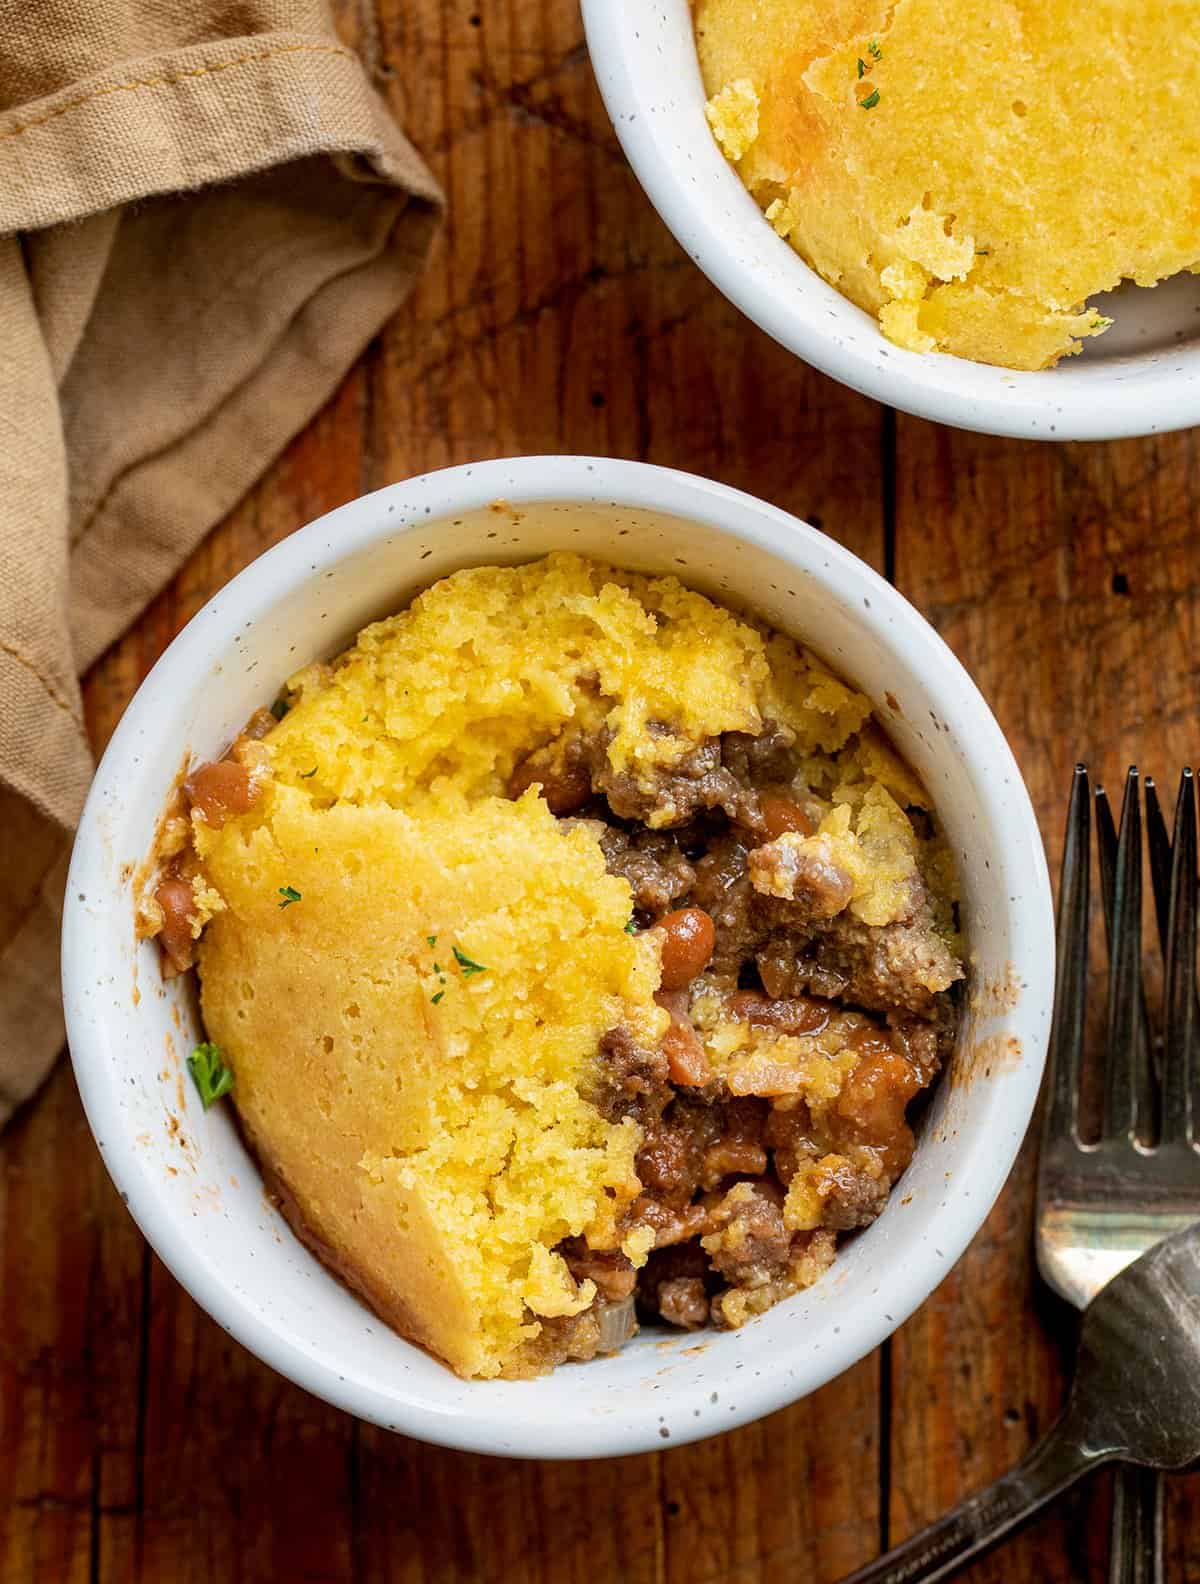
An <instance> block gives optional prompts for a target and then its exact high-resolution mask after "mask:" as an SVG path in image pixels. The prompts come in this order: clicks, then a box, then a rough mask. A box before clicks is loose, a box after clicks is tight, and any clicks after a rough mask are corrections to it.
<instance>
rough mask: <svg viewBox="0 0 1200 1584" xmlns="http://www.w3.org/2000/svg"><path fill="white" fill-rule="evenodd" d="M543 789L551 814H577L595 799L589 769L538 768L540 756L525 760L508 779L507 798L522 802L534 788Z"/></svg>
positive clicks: (580, 766)
mask: <svg viewBox="0 0 1200 1584" xmlns="http://www.w3.org/2000/svg"><path fill="white" fill-rule="evenodd" d="M535 785H536V786H540V787H541V789H542V796H543V797H544V798H545V800H546V806H547V807H548V808H549V810H550V812H551V814H574V812H575V811H576V809H581V808H582V807H583V805H584V804H585V803H586V802H587V800H588V798H590V797H591V795H592V781H591V777H590V776H589V775H588V770H587V766H586V765H585V764H582V763H576V764H565V763H564V764H558V765H549V764H538V762H537V756H536V755H530V757H529V758H528V759H522V760H521V762H520V763H519V764H518V765H517V766H516V768H515V769H514V770H513V773H512V775H511V776H510V777H509V779H508V795H509V797H511V798H519V797H520V796H521V794H522V793H523V792H526V791H528V789H529V788H530V787H531V786H535Z"/></svg>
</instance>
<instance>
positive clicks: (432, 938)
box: [425, 935, 437, 946]
mask: <svg viewBox="0 0 1200 1584" xmlns="http://www.w3.org/2000/svg"><path fill="white" fill-rule="evenodd" d="M425 944H426V945H427V946H436V945H437V936H436V935H426V937H425Z"/></svg>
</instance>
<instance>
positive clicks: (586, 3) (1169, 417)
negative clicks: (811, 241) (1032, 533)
mask: <svg viewBox="0 0 1200 1584" xmlns="http://www.w3.org/2000/svg"><path fill="white" fill-rule="evenodd" d="M666 3H668V4H681V5H686V4H687V0H666ZM580 6H581V11H582V15H583V25H584V34H585V37H586V39H587V46H588V53H589V55H590V58H591V62H592V69H593V71H594V73H595V76H596V81H597V84H598V86H599V89H600V94H601V97H602V99H603V101H604V104H605V108H606V109H607V111H608V114H609V118H610V120H611V121H612V125H613V128H614V130H615V132H616V134H617V138H618V140H619V142H620V144H621V147H622V149H623V150H624V152H625V156H626V158H627V159H628V161H629V163H630V165H631V167H632V168H633V171H634V174H635V175H636V176H637V178H638V181H639V182H640V184H641V186H642V188H643V190H644V192H645V193H646V196H647V197H648V198H649V199H650V202H651V203H652V204H653V206H654V208H655V209H656V210H657V212H658V215H659V217H660V218H661V219H662V221H663V222H664V224H665V225H666V226H667V228H668V230H669V231H670V232H671V233H672V234H673V235H674V237H675V239H676V241H677V242H678V243H679V244H680V246H681V247H682V248H683V249H684V251H685V252H686V253H687V254H688V255H689V257H690V258H691V259H692V260H693V262H694V263H695V264H696V265H697V266H698V267H699V268H700V269H701V270H702V271H703V273H704V274H705V275H707V276H708V278H709V280H710V281H712V283H713V285H714V286H716V287H717V289H718V290H719V291H720V292H721V293H722V294H723V295H724V296H725V297H727V298H728V299H729V301H730V302H732V303H733V304H734V305H735V306H736V307H737V308H739V309H740V310H741V312H742V313H744V314H745V315H746V317H747V318H748V319H750V320H752V321H753V322H754V323H755V324H757V325H758V326H759V328H760V329H761V330H764V331H765V332H766V333H767V334H768V335H769V336H771V337H772V339H774V340H775V341H778V342H779V343H780V345H781V346H784V347H786V348H787V349H788V350H789V351H791V352H794V353H795V354H796V355H797V356H798V357H800V358H802V359H803V360H804V361H805V362H806V363H809V364H811V365H812V366H813V367H814V368H816V369H820V370H821V372H822V373H825V374H828V375H830V376H831V377H832V378H834V379H836V380H838V381H840V382H841V383H842V384H844V385H848V386H849V387H850V388H851V389H852V390H856V391H858V392H859V393H860V394H862V395H864V396H869V397H872V398H873V399H874V400H876V401H879V402H883V403H885V404H886V405H888V406H891V407H895V408H898V409H900V410H901V411H903V412H906V413H911V414H913V415H914V416H915V417H918V418H928V419H931V420H933V421H935V422H937V423H944V424H948V425H950V426H951V427H953V428H957V429H967V430H973V431H975V432H977V433H980V434H993V435H1003V436H1009V437H1012V438H1018V439H1035V440H1114V439H1123V438H1128V437H1133V436H1143V435H1150V434H1167V433H1170V432H1171V431H1173V430H1177V429H1186V428H1189V427H1191V426H1192V425H1195V424H1200V347H1195V346H1193V347H1190V348H1189V349H1188V354H1187V355H1188V359H1189V362H1188V365H1187V366H1183V365H1179V364H1176V366H1174V367H1172V363H1171V358H1172V353H1171V351H1170V349H1160V350H1159V351H1158V352H1157V353H1156V352H1146V353H1141V354H1127V355H1126V356H1124V357H1121V358H1120V359H1119V360H1118V359H1113V360H1112V363H1111V365H1108V366H1105V365H1101V364H1100V363H1099V362H1098V361H1097V362H1083V363H1080V362H1079V361H1078V359H1076V358H1065V359H1063V361H1062V362H1061V363H1060V364H1059V365H1058V367H1056V368H1054V369H1044V370H1037V371H1022V370H1013V369H1006V368H1000V367H998V366H995V365H991V364H986V363H976V362H972V361H971V360H969V359H966V358H959V357H955V356H953V355H951V354H948V353H940V352H935V353H921V352H913V351H910V350H908V349H907V348H905V347H901V346H899V345H897V344H896V343H894V342H891V341H889V340H888V339H887V338H886V337H885V336H884V335H883V333H882V331H881V330H880V329H879V327H878V325H877V324H876V322H875V321H874V319H873V318H872V317H871V316H870V315H869V314H867V313H865V312H864V311H863V310H862V309H861V308H859V307H858V306H857V305H856V304H854V303H851V302H850V301H849V299H848V298H845V297H843V296H842V295H841V293H839V292H838V291H837V290H836V289H835V288H834V287H832V286H830V285H828V284H827V283H826V282H825V281H824V280H822V279H821V277H820V276H819V275H818V274H817V273H816V271H815V270H813V269H812V268H811V267H810V266H809V265H808V264H806V263H805V262H804V260H803V259H802V258H801V257H800V256H799V254H798V253H796V252H795V250H794V249H793V248H791V247H790V246H789V245H788V244H787V243H786V242H785V241H784V240H783V239H782V238H780V237H777V236H776V235H775V233H774V232H773V231H771V229H770V227H769V226H768V224H767V222H766V220H765V219H764V217H763V215H762V212H761V210H760V209H759V208H758V206H757V204H755V202H754V200H753V199H752V198H751V197H750V195H749V193H748V192H747V191H746V189H745V187H744V186H743V185H742V182H741V179H740V178H739V177H738V176H737V174H736V172H735V171H734V169H733V167H732V166H731V165H730V164H729V163H728V161H727V160H726V159H725V158H724V156H723V155H722V154H720V153H719V151H718V150H717V149H716V145H715V143H714V142H713V139H712V136H711V133H710V132H709V129H708V126H707V123H705V122H704V121H703V118H701V123H700V125H701V127H702V129H703V134H704V145H702V146H701V148H702V152H701V153H700V157H699V164H700V165H701V166H704V165H707V166H708V172H709V173H708V175H707V176H705V178H704V179H705V182H706V183H710V184H709V185H705V186H700V185H698V184H697V181H696V179H695V177H694V175H693V174H692V172H689V178H690V179H689V180H687V181H685V180H682V179H681V174H680V168H679V160H678V146H677V145H673V146H672V147H670V148H669V147H668V142H667V139H666V138H665V136H664V135H663V134H662V133H661V131H660V127H659V121H660V117H659V116H658V115H657V114H656V111H660V110H663V109H667V110H671V111H674V110H676V109H678V102H677V99H676V97H674V95H675V93H676V92H677V91H679V86H680V85H679V84H677V83H673V84H671V85H670V86H668V85H667V84H666V83H665V82H664V81H663V77H662V75H661V74H660V76H659V78H658V79H657V81H656V88H660V87H661V90H662V97H661V99H660V100H659V101H658V102H649V101H647V100H646V98H645V97H644V96H642V95H641V94H640V93H639V91H638V88H637V86H636V70H637V67H638V66H639V65H640V66H643V67H644V66H645V63H646V60H647V57H648V55H649V54H650V53H651V49H650V42H649V40H648V38H647V36H646V29H647V27H648V26H651V25H653V18H652V16H650V15H649V14H648V13H649V9H650V8H646V9H643V8H642V7H629V6H622V5H614V4H613V3H612V0H580ZM695 83H696V84H697V85H699V87H700V94H701V96H703V86H702V84H700V78H699V63H698V61H697V62H696V75H695ZM672 154H674V155H675V157H674V158H672ZM712 156H715V159H716V161H717V162H718V164H719V168H717V167H716V166H714V165H713V163H712ZM689 163H691V164H692V166H693V171H694V168H695V164H696V161H695V160H693V159H692V158H691V156H690V155H689ZM698 192H699V193H702V194H703V195H704V199H705V200H706V201H699V200H698V199H697V197H696V196H695V194H697V193H698ZM718 193H721V194H723V197H724V201H723V202H722V203H717V202H712V201H707V200H708V199H710V198H712V197H714V196H715V195H716V194H718ZM746 227H751V228H752V229H751V230H750V231H749V232H747V231H746ZM755 227H757V228H760V229H761V235H755V231H754V229H753V228H755ZM739 239H740V242H739ZM748 248H751V249H753V250H754V251H755V252H756V253H757V254H758V255H759V258H758V262H759V263H760V264H761V263H762V260H763V258H767V257H769V258H770V260H771V264H770V268H769V270H766V269H762V268H760V269H758V270H751V268H750V267H748V264H747V260H746V257H745V256H744V255H745V254H746V252H747V249H748ZM768 276H769V277H770V278H767V277H768ZM1110 370H1115V371H1110ZM1093 371H1095V372H1093ZM1139 376H1140V377H1139Z"/></svg>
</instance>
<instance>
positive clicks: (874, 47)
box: [867, 39, 883, 61]
mask: <svg viewBox="0 0 1200 1584" xmlns="http://www.w3.org/2000/svg"><path fill="white" fill-rule="evenodd" d="M867 54H868V55H869V56H870V57H871V59H872V60H875V61H878V60H882V59H883V51H882V50H881V49H880V48H879V40H878V39H872V40H871V42H870V43H869V44H868V45H867Z"/></svg>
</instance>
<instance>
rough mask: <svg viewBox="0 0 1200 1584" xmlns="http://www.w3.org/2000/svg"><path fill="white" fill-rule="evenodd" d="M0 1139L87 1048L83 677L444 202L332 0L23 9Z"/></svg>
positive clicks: (10, 109) (14, 135)
mask: <svg viewBox="0 0 1200 1584" xmlns="http://www.w3.org/2000/svg"><path fill="white" fill-rule="evenodd" d="M0 38H3V40H4V48H3V50H2V51H0V1125H2V1124H3V1122H4V1121H5V1120H6V1119H7V1117H8V1116H9V1115H10V1114H11V1112H12V1109H13V1107H14V1106H15V1105H17V1104H19V1103H20V1102H21V1101H22V1100H24V1099H25V1098H26V1097H27V1096H28V1095H29V1094H31V1093H32V1092H33V1090H34V1089H35V1088H36V1086H37V1084H38V1083H39V1082H40V1081H41V1079H42V1077H43V1076H44V1075H45V1073H46V1071H47V1069H48V1068H49V1066H50V1064H51V1063H52V1061H53V1060H54V1057H55V1055H56V1054H57V1052H58V1051H59V1049H60V1048H61V1045H62V1037H63V1035H62V1014H61V1010H60V1006H59V993H58V926H59V915H60V902H61V893H62V888H63V883H64V878H65V873H66V858H67V851H68V847H69V837H70V832H71V830H72V828H73V826H74V824H75V821H76V820H77V818H78V816H79V812H80V808H81V806H82V803H83V798H84V794H85V792H86V790H87V784H88V779H89V777H90V775H91V769H92V764H91V756H90V752H89V748H88V738H87V732H86V730H85V726H84V719H83V711H82V708H81V702H80V690H79V682H78V676H79V673H80V672H81V671H83V670H84V669H85V668H86V667H87V666H88V665H89V664H90V663H91V662H92V661H93V660H95V659H96V657H97V656H98V655H99V654H100V653H101V651H102V650H103V649H104V648H105V647H106V646H107V645H108V644H110V643H111V642H112V641H113V639H114V638H116V637H117V636H118V635H119V634H120V633H121V631H122V630H123V629H124V628H125V627H126V626H127V625H128V624H129V622H130V621H131V620H132V619H133V618H134V617H135V616H136V615H137V614H138V612H139V611H140V610H141V609H142V607H143V606H144V605H145V604H146V602H147V601H148V600H149V599H150V598H151V596H152V595H153V594H155V593H156V592H157V590H158V589H159V588H160V587H161V586H162V584H163V583H164V582H165V581H166V580H167V579H168V578H169V577H170V576H171V574H172V573H173V572H174V571H175V570H176V569H177V568H178V566H179V565H180V563H181V562H182V561H183V560H184V558H185V557H186V556H187V555H188V553H189V551H191V550H192V549H193V547H194V546H195V545H196V544H197V543H198V542H199V540H200V539H201V538H202V537H203V536H204V534H205V533H206V532H207V530H208V529H209V528H211V527H212V526H213V524H214V523H216V522H217V521H218V520H219V519H220V518H221V517H222V516H223V515H224V514H225V513H226V512H228V511H229V510H230V508H231V507H232V506H233V505H234V504H235V503H236V501H237V500H238V498H239V497H240V496H241V495H243V494H244V493H245V491H246V489H247V488H248V487H249V486H250V485H251V484H252V483H253V482H254V480H255V479H256V478H257V477H258V475H259V474H260V473H261V472H262V471H263V469H264V468H265V467H266V465H267V464H268V463H269V462H270V461H271V460H272V458H273V457H275V456H276V455H277V454H278V452H279V451H280V449H281V448H282V447H283V446H284V444H285V443H286V442H287V441H288V440H289V439H290V438H291V436H292V435H294V434H295V433H296V431H297V430H298V429H299V428H300V427H301V426H302V425H303V424H304V423H305V422H306V421H307V420H308V419H309V418H310V417H311V416H312V414H313V413H314V412H315V411H316V409H317V408H318V407H320V405H321V404H322V402H324V401H325V400H326V399H327V397H328V396H329V395H330V393H331V392H332V391H333V389H334V387H335V386H336V384H337V382H338V380H339V379H340V378H341V376H342V375H343V374H344V373H345V371H346V369H347V368H348V367H349V365H350V364H351V363H352V362H353V360H354V358H355V357H356V356H357V355H358V353H359V352H360V351H361V350H362V348H363V346H364V345H365V343H366V342H367V341H368V340H369V339H370V337H371V336H372V335H373V334H374V333H375V332H376V331H377V330H378V329H379V327H380V325H381V324H382V323H383V322H384V320H386V319H387V318H388V316H389V315H390V314H391V313H392V312H393V311H394V310H395V309H396V307H397V306H398V305H399V303H400V302H401V300H402V299H403V298H404V296H405V294H406V293H407V291H408V289H409V287H410V286H411V285H412V283H413V280H414V278H415V276H416V274H417V272H418V270H419V269H420V267H421V264H422V262H423V260H424V257H425V253H426V250H427V247H428V244H429V241H430V238H431V236H432V234H433V230H434V228H435V226H436V224H437V217H438V213H439V209H440V204H441V199H440V195H439V193H438V190H437V187H436V186H435V184H434V182H433V179H432V178H431V177H430V175H429V173H428V171H427V170H426V169H425V167H424V165H423V164H422V163H421V161H420V159H419V158H418V157H417V155H416V154H415V152H414V151H413V149H412V147H411V146H410V145H409V143H408V142H407V141H406V140H405V138H404V136H403V134H402V133H401V132H400V130H399V128H398V127H397V126H396V124H395V122H394V121H393V120H392V118H391V116H390V114H389V113H388V111H387V109H386V107H385V106H384V104H383V102H382V101H381V100H380V98H379V97H378V95H377V94H376V93H375V91H374V90H373V88H372V87H371V85H370V83H369V81H368V78H367V75H366V73H365V71H364V69H363V66H362V64H361V63H360V61H359V60H358V58H357V57H356V56H355V55H354V53H353V52H352V51H351V50H350V49H348V48H346V47H345V46H344V45H343V44H342V43H341V42H340V41H339V38H338V36H337V34H336V33H335V32H334V29H333V25H332V21H331V18H330V16H329V14H328V12H327V10H326V8H325V5H324V3H323V0H37V4H36V5H31V4H30V3H29V0H0Z"/></svg>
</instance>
